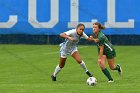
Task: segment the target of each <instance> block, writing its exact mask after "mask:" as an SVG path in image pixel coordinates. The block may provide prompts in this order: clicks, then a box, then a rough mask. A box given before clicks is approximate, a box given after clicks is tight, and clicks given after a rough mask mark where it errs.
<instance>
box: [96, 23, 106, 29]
mask: <svg viewBox="0 0 140 93" xmlns="http://www.w3.org/2000/svg"><path fill="white" fill-rule="evenodd" d="M93 25H98V27H99V29H105V27H104V26H103V25H102V24H101V23H99V22H96V23H93Z"/></svg>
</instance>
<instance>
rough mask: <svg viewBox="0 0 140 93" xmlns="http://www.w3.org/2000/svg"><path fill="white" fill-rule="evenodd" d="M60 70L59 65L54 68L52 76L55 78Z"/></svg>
mask: <svg viewBox="0 0 140 93" xmlns="http://www.w3.org/2000/svg"><path fill="white" fill-rule="evenodd" d="M60 70H61V68H60V67H59V65H57V66H56V68H55V71H54V73H53V76H54V77H56V75H57V74H58V73H59V72H60Z"/></svg>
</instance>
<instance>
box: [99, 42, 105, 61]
mask: <svg viewBox="0 0 140 93" xmlns="http://www.w3.org/2000/svg"><path fill="white" fill-rule="evenodd" d="M99 48H100V51H99V55H98V63H100V62H101V58H102V56H103V51H104V45H101V46H99Z"/></svg>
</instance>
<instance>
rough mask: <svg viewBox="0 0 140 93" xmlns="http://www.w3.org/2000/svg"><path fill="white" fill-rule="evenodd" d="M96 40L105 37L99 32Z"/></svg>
mask: <svg viewBox="0 0 140 93" xmlns="http://www.w3.org/2000/svg"><path fill="white" fill-rule="evenodd" d="M98 38H99V39H105V38H106V36H105V35H104V34H103V33H102V32H99V34H98Z"/></svg>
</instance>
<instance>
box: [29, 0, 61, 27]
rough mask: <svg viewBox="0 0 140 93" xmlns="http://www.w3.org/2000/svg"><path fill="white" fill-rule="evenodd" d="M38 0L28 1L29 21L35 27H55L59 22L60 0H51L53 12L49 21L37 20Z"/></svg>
mask: <svg viewBox="0 0 140 93" xmlns="http://www.w3.org/2000/svg"><path fill="white" fill-rule="evenodd" d="M36 2H37V1H36V0H29V2H28V8H29V12H28V16H29V18H28V21H29V23H30V24H31V25H32V26H33V27H35V28H53V27H54V26H55V25H56V24H57V23H58V22H59V0H51V4H50V5H51V8H50V9H51V13H50V20H49V21H48V22H38V20H37V18H36V17H37V9H36V8H37V4H36Z"/></svg>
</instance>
